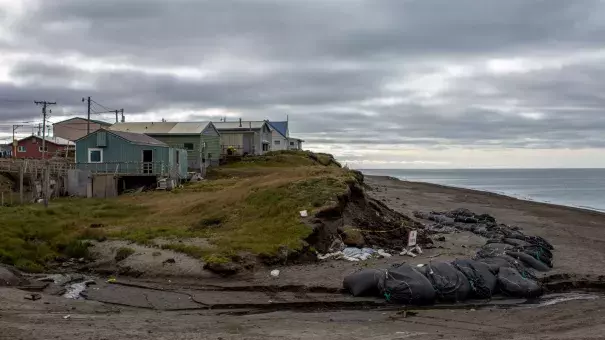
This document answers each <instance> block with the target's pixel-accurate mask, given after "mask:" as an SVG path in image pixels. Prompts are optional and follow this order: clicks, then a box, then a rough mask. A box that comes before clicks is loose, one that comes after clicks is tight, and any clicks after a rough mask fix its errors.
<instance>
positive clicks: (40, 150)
mask: <svg viewBox="0 0 605 340" xmlns="http://www.w3.org/2000/svg"><path fill="white" fill-rule="evenodd" d="M44 148H45V149H46V150H45V151H46V152H48V146H45V147H44ZM38 151H39V152H45V151H43V150H42V147H41V146H39V147H38Z"/></svg>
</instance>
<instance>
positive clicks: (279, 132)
mask: <svg viewBox="0 0 605 340" xmlns="http://www.w3.org/2000/svg"><path fill="white" fill-rule="evenodd" d="M288 123H289V122H288V121H282V122H269V125H271V127H272V128H273V129H272V130H273V146H272V150H274V151H278V150H302V143H303V142H304V140H302V139H298V138H293V137H290V131H289V129H288Z"/></svg>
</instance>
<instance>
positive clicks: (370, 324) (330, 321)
mask: <svg viewBox="0 0 605 340" xmlns="http://www.w3.org/2000/svg"><path fill="white" fill-rule="evenodd" d="M366 182H367V183H368V184H369V185H370V186H371V188H372V190H371V195H373V196H374V197H377V198H379V199H381V200H383V201H384V202H385V203H387V204H388V205H389V206H391V207H392V208H394V209H396V210H398V211H400V212H403V213H406V214H409V215H411V213H412V212H413V211H415V210H421V211H430V210H451V209H455V208H460V207H464V208H468V209H470V210H472V211H475V212H478V213H489V214H491V215H493V216H495V217H496V218H497V219H498V220H499V221H501V222H503V223H507V224H513V225H518V226H519V227H521V228H523V230H524V231H525V232H526V233H528V234H536V235H541V236H543V237H545V238H547V239H548V240H549V241H551V242H552V243H553V244H554V246H555V247H556V250H555V269H554V272H555V273H571V274H574V275H585V274H592V275H597V276H598V275H603V274H605V266H604V265H603V264H604V263H605V215H603V214H598V213H594V212H588V211H582V210H578V209H571V208H564V207H558V206H551V205H544V204H539V203H532V202H526V201H519V200H516V199H512V198H508V197H503V196H498V195H493V194H488V193H481V192H475V191H470V190H461V189H452V188H446V187H441V186H435V185H430V184H421V183H409V182H399V181H395V180H391V179H388V178H381V177H369V178H367V180H366ZM445 238H446V240H445V241H444V242H442V243H439V244H438V245H439V246H441V248H436V249H430V250H427V251H426V252H425V254H423V257H421V258H417V259H413V260H411V259H408V258H402V257H397V256H394V257H393V258H390V259H386V260H372V261H370V262H367V263H363V264H360V263H349V262H346V261H327V262H322V263H318V264H313V265H304V266H281V267H280V266H278V267H272V268H266V269H264V270H261V271H258V272H256V273H254V274H251V275H249V276H247V277H240V278H238V279H237V280H236V281H233V280H232V281H224V280H222V281H221V280H219V279H216V278H198V279H194V278H189V279H177V278H173V279H171V281H170V282H169V281H168V280H169V279H168V278H162V279H160V278H155V279H154V278H149V277H148V278H146V279H143V280H135V281H133V282H134V283H136V284H140V285H148V286H150V287H149V289H144V288H137V287H127V286H118V285H106V284H103V283H101V282H100V283H99V284H98V285H96V286H92V288H89V290H88V291H87V293H88V294H89V298H90V299H91V300H97V301H91V300H78V301H76V300H69V299H65V298H61V297H55V296H48V295H44V296H43V297H42V299H41V300H37V301H29V300H25V299H24V295H25V294H26V293H25V292H23V291H20V290H16V289H13V288H0V339H28V340H29V339H81V340H84V339H107V340H120V339H129V340H133V339H224V340H226V339H346V340H352V339H385V340H386V339H429V340H431V339H516V340H521V339H602V338H603V334H605V313H603V311H604V310H605V297H604V296H601V295H600V294H601V293H593V295H574V294H567V295H562V296H554V297H547V298H546V299H543V300H542V301H540V304H522V305H519V304H511V303H508V302H507V303H499V302H498V301H494V302H492V303H488V304H486V305H483V306H475V305H473V306H470V305H463V306H435V307H431V308H428V309H413V310H410V311H411V312H415V313H416V314H414V313H408V315H407V317H405V318H404V317H403V315H402V313H398V310H397V309H393V308H392V307H390V308H386V307H383V306H373V307H372V308H370V307H368V305H367V304H360V305H359V306H357V307H355V309H350V308H346V309H343V308H342V306H343V305H342V304H343V303H345V304H346V303H357V302H356V301H355V300H352V299H351V298H349V297H342V296H340V297H339V296H338V294H335V290H336V289H337V288H339V287H340V285H341V282H342V278H343V277H344V276H345V275H346V274H348V273H350V272H352V271H354V270H356V269H357V268H359V267H360V266H380V265H385V264H388V263H394V262H402V261H404V260H405V261H408V262H426V261H428V259H429V258H431V259H439V258H443V259H449V258H454V257H459V256H469V255H471V254H472V253H473V252H474V251H475V249H476V248H477V247H478V246H479V245H481V244H482V243H483V242H484V241H485V240H483V239H481V238H480V237H478V236H476V235H473V234H467V233H457V234H447V235H445ZM275 268H277V269H280V270H281V273H280V276H279V278H273V277H271V276H270V275H269V274H268V271H269V270H270V269H275ZM212 284H217V285H218V284H221V285H222V286H227V287H232V288H233V287H236V288H237V287H245V286H249V287H251V286H254V287H256V288H258V287H261V288H262V287H263V286H267V287H268V286H272V287H273V288H271V289H269V288H267V290H266V291H263V290H262V289H261V290H260V291H259V290H258V289H257V291H252V290H248V291H246V290H244V291H238V290H237V289H235V291H231V292H229V293H227V292H222V293H220V292H208V291H205V290H204V289H207V288H208V287H207V286H208V285H212ZM286 285H291V286H292V287H290V288H289V289H286V288H283V287H284V286H286ZM295 286H305V287H307V288H309V287H318V288H317V289H316V290H313V289H309V290H308V291H306V292H304V293H301V292H298V291H297V289H296V287H295ZM204 287H205V288H204ZM275 287H282V289H281V291H277V292H276V291H274V289H275ZM278 290H279V289H278ZM322 294H323V295H322ZM565 298H574V300H570V301H564V300H565ZM329 299H335V300H334V301H332V302H334V304H329V303H327V302H325V301H328V300H329ZM99 301H104V303H103V302H99ZM300 301H324V302H325V303H323V304H322V303H313V304H307V305H306V306H313V307H306V308H302V307H301V305H297V302H300ZM260 302H262V304H264V306H265V307H261V306H260V305H259V306H256V307H254V305H255V304H260ZM274 302H275V303H282V305H281V307H279V306H277V307H275V308H266V305H267V304H272V303H274ZM290 302H292V303H290ZM555 302H557V303H555ZM238 304H239V305H238ZM125 305H128V306H125ZM362 305H365V307H361V306H362ZM133 306H134V307H133ZM221 306H222V307H221ZM238 306H241V307H238ZM338 306H340V307H338ZM227 307H228V308H227Z"/></svg>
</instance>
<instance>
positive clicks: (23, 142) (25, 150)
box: [15, 136, 75, 159]
mask: <svg viewBox="0 0 605 340" xmlns="http://www.w3.org/2000/svg"><path fill="white" fill-rule="evenodd" d="M68 147H69V148H70V149H74V148H75V144H74V143H73V142H70V141H68V140H67V139H63V138H60V137H46V157H44V156H43V154H44V153H43V152H42V151H43V150H42V137H40V136H29V137H27V138H23V139H20V140H18V141H17V145H16V147H15V149H16V152H15V157H16V158H33V159H42V158H47V159H49V158H53V157H56V156H59V155H61V156H63V155H65V150H66V149H67V148H68Z"/></svg>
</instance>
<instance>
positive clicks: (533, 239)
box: [507, 234, 555, 250]
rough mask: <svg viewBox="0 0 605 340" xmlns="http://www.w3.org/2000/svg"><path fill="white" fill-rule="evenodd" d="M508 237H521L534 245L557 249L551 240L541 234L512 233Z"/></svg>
mask: <svg viewBox="0 0 605 340" xmlns="http://www.w3.org/2000/svg"><path fill="white" fill-rule="evenodd" d="M507 237H509V238H516V239H520V240H523V241H526V242H529V243H531V244H533V245H536V246H540V247H542V248H545V249H548V250H553V249H555V247H553V245H552V244H550V242H548V241H546V240H545V239H544V238H543V237H540V236H527V235H523V234H521V235H510V236H507Z"/></svg>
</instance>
